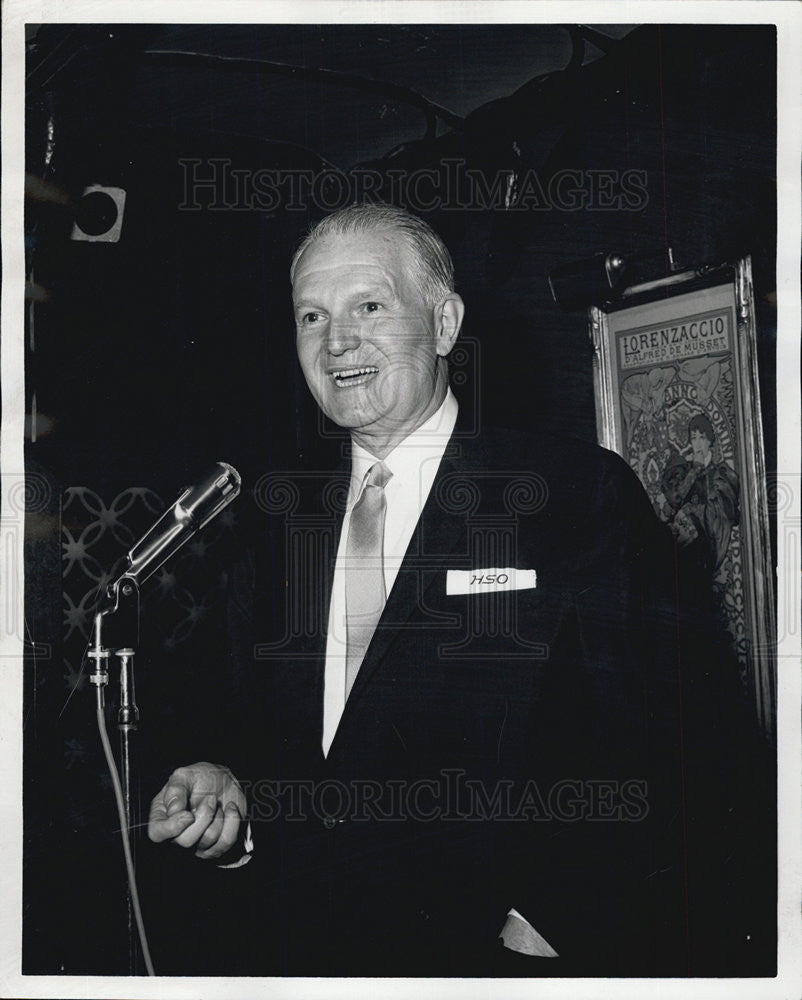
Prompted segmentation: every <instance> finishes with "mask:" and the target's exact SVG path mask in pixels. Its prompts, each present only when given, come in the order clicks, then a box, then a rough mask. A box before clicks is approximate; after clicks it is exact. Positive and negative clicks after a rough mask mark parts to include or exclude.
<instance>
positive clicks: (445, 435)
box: [348, 388, 459, 507]
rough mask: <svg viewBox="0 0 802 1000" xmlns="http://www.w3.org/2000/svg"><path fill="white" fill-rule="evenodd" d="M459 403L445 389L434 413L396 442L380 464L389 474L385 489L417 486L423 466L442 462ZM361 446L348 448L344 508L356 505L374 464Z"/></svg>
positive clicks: (373, 459)
mask: <svg viewBox="0 0 802 1000" xmlns="http://www.w3.org/2000/svg"><path fill="white" fill-rule="evenodd" d="M458 412H459V403H458V402H457V397H456V396H455V395H454V393H453V392H452V391H451V389H450V388H449V390H448V392H447V393H446V397H445V399H444V400H443V402H442V403H441V404H440V406H439V407H438V409H437V410H435V412H434V413H433V414H432V415H431V416H430V417H429V419H428V420H426V421H425V422H424V423H422V424H421V425H420V427H418V428H417V429H416V430H414V431H413V432H412V433H411V434H409V435H407V437H405V438H404V440H403V441H400V442H399V443H398V444H397V445H396V446H395V448H393V450H392V451H391V452H390V453H389V454H387V455H386V456H385V457H384V459H383V460H382V461H383V462H384V464H385V465H386V466H387V468H388V469H389V470H390V472H392V474H393V478H392V479H391V480H390V483H389V484H388V487H390V486H393V487H398V486H399V485H400V484H403V483H405V482H406V483H417V482H418V478H419V476H418V473H419V470H420V467H421V465H422V463H423V462H425V461H429V460H431V459H433V458H437V459H438V460H439V459H440V458H442V455H443V452H444V451H445V450H446V445H447V444H448V442H449V439H450V438H451V435H452V434H453V432H454V426H455V425H456V423H457V414H458ZM378 461H379V459H378V458H376V456H375V455H371V454H370V452H369V451H366V450H365V449H364V448H363V447H362V446H361V445H358V444H356V442H353V443H352V445H351V482H350V486H349V490H348V506H349V507H351V506H352V505H353V504H354V503H356V501H357V498H358V497H359V491H360V489H361V487H362V483H363V481H364V479H365V476H366V475H367V473H368V470H369V469H370V467H371V466H372V465H373V464H374V463H375V462H378Z"/></svg>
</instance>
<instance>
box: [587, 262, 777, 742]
mask: <svg viewBox="0 0 802 1000" xmlns="http://www.w3.org/2000/svg"><path fill="white" fill-rule="evenodd" d="M589 327H590V328H589V332H590V338H591V342H592V346H593V380H594V396H595V404H596V425H597V432H598V441H599V444H601V445H602V446H603V447H605V448H608V449H610V450H612V451H615V452H617V453H618V454H619V455H621V457H622V458H624V459H625V460H626V461H627V463H628V464H629V465H630V466H631V468H632V469H633V470H634V471H635V472H636V473H637V475H638V478H639V479H640V481H641V483H642V485H643V487H644V489H645V490H646V492H647V494H648V496H649V500H650V501H651V503H652V507H653V508H654V510H655V513H656V514H657V516H658V517H659V518H660V520H661V521H662V522H663V523H664V524H666V525H667V527H669V528H670V530H671V531H672V533H673V535H674V537H675V539H676V541H677V544H678V547H679V548H686V547H688V546H690V545H693V546H694V547H695V552H696V556H697V559H696V562H697V564H700V565H701V567H702V572H703V573H705V574H709V578H710V585H711V588H712V598H713V605H714V609H715V612H716V616H717V619H718V621H719V622H720V623H721V625H722V626H723V628H724V629H725V630H726V632H727V633H728V634H729V637H730V640H731V646H732V650H733V652H734V654H735V656H736V657H737V659H738V663H739V666H740V673H741V681H742V683H743V685H744V688H745V690H746V692H747V694H748V695H749V697H750V698H751V699H752V700H753V703H754V707H755V711H756V714H757V718H758V721H759V724H760V727H761V729H762V731H763V733H764V735H765V736H766V738H767V739H769V740H770V741H773V740H774V739H775V726H776V657H775V650H776V619H775V587H774V566H773V562H772V555H771V541H770V531H769V515H768V503H767V490H766V470H765V453H764V445H763V437H762V419H761V405H760V391H759V384H758V372H757V360H756V339H757V338H756V322H755V305H754V291H753V283H752V266H751V259H750V257H749V256H744V257H742V258H740V259H737V260H733V261H728V262H725V263H722V264H717V265H705V266H701V267H698V268H696V269H693V270H683V271H681V272H679V273H672V274H670V275H669V276H668V277H666V278H663V279H660V280H657V281H651V282H646V283H642V284H638V285H635V286H632V287H630V288H627V289H626V290H625V291H624V292H623V294H622V295H621V296H620V298H619V299H618V300H617V301H615V302H614V303H612V304H606V305H603V306H599V305H594V306H592V307H591V308H590V309H589Z"/></svg>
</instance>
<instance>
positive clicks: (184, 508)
mask: <svg viewBox="0 0 802 1000" xmlns="http://www.w3.org/2000/svg"><path fill="white" fill-rule="evenodd" d="M241 486H242V479H241V477H240V474H239V473H238V472H237V470H236V469H235V468H234V467H233V466H232V465H229V464H228V462H217V463H215V465H214V467H213V468H212V469H211V470H210V471H209V472H208V473H207V475H205V476H204V477H203V478H202V479H200V480H198V482H196V483H195V484H194V485H193V486H187V487H186V488H185V489H183V490H182V491H181V495H180V496H179V497H178V499H177V500H176V502H175V503H174V504H173V506H172V507H170V508H169V510H166V511H165V512H164V514H162V516H161V517H160V518H159V519H158V521H157V522H156V523H155V524H154V525H153V527H152V528H150V530H149V531H147V532H146V533H145V534H144V535H143V536H142V538H140V540H139V541H138V542H137V543H136V545H134V546H133V548H132V549H131V550H130V551H129V553H128V569H127V570H126V572H125V573H124V574H123V576H126V577H129V578H131V579H133V580H135V581H136V582H137V583H138V584H142V583H144V581H145V580H147V579H148V577H150V576H151V575H152V574H153V573H155V572H156V570H157V569H159V567H160V566H162V565H163V564H164V563H165V562H166V561H167V560H168V559H169V558H170V557H171V556H173V555H174V554H175V553H176V552H177V551H178V549H180V548H181V546H182V545H184V544H185V543H186V542H188V541H189V539H190V538H192V537H193V535H196V534H197V533H198V532H199V531H200V530H201V529H202V528H204V527H205V526H206V525H207V524H208V523H209V521H211V520H212V518H213V517H216V516H217V515H218V514H219V513H220V511H221V510H223V509H224V508H226V507H227V506H228V505H229V504H230V503H231V501H232V500H235V499H236V498H237V497H238V496H239V492H240V488H241ZM118 582H119V581H118Z"/></svg>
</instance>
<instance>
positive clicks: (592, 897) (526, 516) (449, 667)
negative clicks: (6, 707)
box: [177, 423, 727, 976]
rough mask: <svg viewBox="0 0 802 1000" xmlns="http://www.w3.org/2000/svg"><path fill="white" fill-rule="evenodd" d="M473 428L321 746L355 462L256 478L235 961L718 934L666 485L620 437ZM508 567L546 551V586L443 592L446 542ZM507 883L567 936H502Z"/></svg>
mask: <svg viewBox="0 0 802 1000" xmlns="http://www.w3.org/2000/svg"><path fill="white" fill-rule="evenodd" d="M463 428H464V424H463V423H458V426H457V431H456V432H455V435H454V437H453V438H452V441H451V442H450V444H449V447H448V450H447V452H446V455H445V456H444V458H443V461H442V463H441V465H440V468H439V470H438V473H437V477H436V480H435V482H434V485H433V487H432V490H431V493H430V495H429V498H428V501H427V503H426V506H425V509H424V511H423V514H422V516H421V519H420V521H419V523H418V526H417V529H416V531H415V534H414V536H413V538H412V541H411V543H410V546H409V549H408V551H407V555H406V559H405V561H404V564H403V566H402V568H401V570H400V572H399V574H398V578H397V580H396V582H395V585H394V587H393V589H392V591H391V593H390V595H389V598H388V601H387V604H386V607H385V610H384V614H383V616H382V620H381V623H380V625H379V628H378V629H377V632H376V634H375V636H374V638H373V641H372V643H371V646H370V648H369V650H368V652H367V654H366V657H365V660H364V662H363V664H362V667H361V669H360V672H359V675H358V677H357V680H356V683H355V685H354V688H353V691H352V693H351V696H350V698H349V700H348V703H347V705H346V708H345V712H344V714H343V717H342V719H341V722H340V725H339V729H338V731H337V735H336V737H335V740H334V743H333V745H332V747H331V749H330V752H329V754H328V757H327V758H324V757H323V754H322V751H321V746H320V742H321V732H322V720H323V676H324V659H325V645H326V627H327V614H328V605H329V596H330V586H331V579H332V573H333V565H334V558H335V555H336V551H337V541H338V533H339V525H340V522H341V514H342V502H343V500H344V496H345V490H346V488H347V481H348V479H347V477H348V469H347V466H345V467H344V468H343V469H341V470H340V472H339V473H338V474H336V475H335V476H334V477H333V478H332V477H330V476H322V475H321V476H316V475H306V476H305V475H303V474H302V475H300V476H295V477H290V478H289V479H287V477H284V478H282V477H281V476H279V475H276V476H273V477H268V478H267V479H266V480H262V481H261V482H260V484H259V486H258V489H257V496H256V501H257V502H256V505H255V509H256V510H258V512H259V517H258V518H257V523H256V524H255V525H253V526H251V527H250V528H249V534H250V536H251V540H252V542H253V544H252V545H251V546H250V547H249V549H248V551H247V552H246V554H245V557H244V558H243V559H242V560H241V561H240V563H239V565H238V568H237V570H236V572H235V573H234V575H233V580H232V599H231V602H230V607H229V631H230V641H231V647H230V648H231V658H230V664H231V669H232V678H233V679H232V682H231V684H232V688H233V689H235V690H236V691H237V692H238V699H237V701H236V705H237V708H236V715H237V725H236V726H235V727H234V728H233V729H232V727H231V725H228V726H226V727H221V735H222V736H223V741H222V747H223V748H222V749H220V751H219V753H220V758H221V762H223V763H226V764H228V765H229V766H230V767H231V768H232V770H233V771H234V773H235V774H236V775H237V777H238V778H239V779H240V780H241V781H242V783H243V784H244V785H245V787H246V791H247V793H248V796H249V809H250V817H251V822H252V826H253V831H254V840H255V844H256V850H255V853H254V855H253V858H252V860H251V861H250V863H249V864H247V865H245V866H243V867H241V868H238V869H236V870H233V871H230V870H229V871H218V872H216V873H215V874H214V876H213V879H214V880H215V887H214V889H213V890H211V889H210V890H208V891H209V892H212V893H215V892H220V893H222V896H223V897H224V899H225V903H224V904H221V906H223V907H224V906H226V905H227V906H228V907H229V910H226V911H224V909H221V910H220V911H219V912H218V916H219V924H222V923H225V924H226V925H227V926H229V925H230V929H232V933H231V934H230V935H229V939H228V943H227V944H225V945H223V944H221V943H220V942H219V941H218V942H217V948H218V953H217V956H216V957H217V959H218V960H219V962H220V964H221V965H222V966H223V968H221V969H220V970H219V971H221V972H222V971H225V972H228V974H231V973H239V974H252V975H254V974H258V975H285V974H286V975H406V976H410V975H411V976H415V975H457V976H489V975H523V976H540V975H546V976H548V975H660V974H671V975H683V974H687V972H688V970H689V961H690V960H691V954H692V951H693V949H695V950H696V953H697V954H698V953H699V950H700V949H701V950H702V952H704V951H705V949H706V948H707V943H706V939H705V938H704V935H703V936H702V937H701V938H699V937H698V935H697V936H696V937H694V933H695V932H694V921H695V920H696V917H697V914H700V913H701V914H702V915H703V916H705V923H706V924H707V923H709V921H708V920H707V916H706V911H705V909H704V906H703V905H702V903H701V899H702V895H703V894H702V895H700V894H699V893H697V892H696V885H697V884H701V882H702V881H704V878H703V877H702V878H701V879H697V870H692V871H690V872H689V866H688V858H689V856H692V851H693V846H694V844H695V843H697V842H698V843H700V844H704V845H706V846H705V847H704V849H702V850H701V851H700V857H701V858H702V859H703V863H702V864H701V865H700V866H698V870H701V871H704V868H705V865H707V866H709V865H710V862H711V858H712V855H711V853H710V851H709V845H710V844H711V843H713V842H714V841H717V842H718V846H717V848H716V849H718V848H719V847H720V848H721V849H722V850H725V849H726V845H724V844H723V843H720V841H721V838H722V837H723V836H724V833H723V831H722V830H714V829H713V827H712V826H711V824H715V819H711V818H710V816H707V815H705V816H702V815H701V814H697V812H695V811H694V810H695V809H696V806H695V805H694V803H695V802H697V799H694V798H693V796H691V800H690V806H689V799H688V794H689V787H690V788H691V790H692V787H693V777H691V779H690V784H689V781H688V770H689V765H690V769H691V771H693V772H694V773H697V772H698V773H701V772H700V770H699V769H701V770H704V761H703V759H702V757H703V752H702V751H698V752H697V750H695V749H694V747H695V746H696V744H695V743H694V740H693V732H695V731H696V730H697V729H699V730H701V729H703V728H704V727H705V726H706V725H707V722H708V720H707V718H706V716H705V714H704V712H701V713H700V714H699V722H698V726H696V728H694V723H693V718H694V706H693V702H694V696H693V695H694V690H695V688H694V685H695V684H696V679H695V676H694V675H693V669H692V666H691V665H690V664H689V663H687V662H686V663H683V662H682V659H681V658H682V651H681V648H680V647H681V643H680V642H679V641H678V637H679V630H678V628H677V606H676V603H675V601H674V599H673V598H672V594H671V590H670V587H666V586H664V584H665V583H666V581H667V580H670V577H671V567H670V566H666V567H665V568H666V570H667V574H666V576H665V577H663V576H662V575H661V574H662V570H661V568H660V567H661V560H662V561H663V563H664V561H665V557H666V555H667V553H666V552H665V551H663V550H661V549H660V544H661V542H660V536H659V534H658V526H657V523H656V521H655V519H654V516H653V514H652V512H651V508H650V506H649V503H648V500H647V499H646V496H645V494H644V492H643V490H642V489H641V487H640V485H639V484H638V482H637V480H636V479H635V477H634V475H633V474H632V473H631V471H630V470H629V469H628V468H627V467H626V465H625V463H623V462H622V461H621V460H620V459H619V458H618V457H617V456H615V455H613V454H612V453H610V452H607V451H604V450H603V449H600V448H596V447H594V446H589V445H585V444H582V443H579V442H573V441H567V440H566V441H555V440H546V439H540V438H538V437H537V436H535V435H532V436H525V437H524V436H520V435H514V434H510V433H506V432H504V433H500V434H494V433H491V432H488V431H484V432H483V433H482V434H481V436H479V437H470V436H466V435H465V433H464V430H463ZM321 486H324V489H323V490H322V495H321V490H320V489H319V487H321ZM307 487H308V488H307ZM310 498H311V499H310ZM503 567H515V568H518V569H534V570H535V571H536V573H537V586H536V588H535V589H531V590H519V591H505V592H500V593H493V594H470V595H451V596H449V595H447V594H446V574H447V571H448V570H449V569H452V570H453V569H462V570H479V569H489V568H503ZM683 671H684V673H683ZM683 696H684V697H685V699H686V702H687V701H688V700H689V699H690V702H691V704H688V705H686V708H685V712H684V714H683ZM689 720H691V721H690V722H689ZM222 730H225V731H224V732H223V731H222ZM688 752H690V753H691V759H690V761H689V760H688V759H687V754H688ZM202 756H204V757H206V758H207V759H208V758H209V757H210V756H211V753H204V754H202ZM726 777H727V776H726V775H721V774H717V775H716V780H717V781H719V782H721V781H722V780H725V779H726ZM709 792H710V783H709V781H707V780H705V782H704V793H703V794H702V795H700V796H698V801H701V800H702V799H704V797H705V795H706V794H707V793H709ZM726 808H727V805H726V803H723V804H722V809H726ZM694 824H696V825H695V826H694ZM711 833H712V836H711ZM689 843H690V848H691V855H689ZM194 864H195V865H197V864H198V862H197V861H194ZM695 879H696V881H694V880H695ZM689 886H690V889H689ZM689 891H690V897H689ZM708 895H709V893H708ZM209 898H211V897H209ZM510 907H515V908H516V909H517V910H518V911H519V912H520V913H521V914H522V915H523V916H524V917H526V919H527V920H528V921H529V922H530V923H531V924H532V925H533V926H534V927H535V928H536V929H537V930H538V932H539V933H540V934H541V935H542V936H543V937H544V938H545V939H546V940H547V941H548V942H549V943H550V944H551V945H552V947H553V948H554V949H555V950H556V951H557V952H558V954H559V958H558V959H545V958H532V957H529V956H521V955H517V954H514V953H512V952H510V951H509V950H507V949H504V948H503V947H502V946H501V943H500V942H499V940H498V934H499V932H500V930H501V928H502V926H503V924H504V921H505V919H506V914H507V910H508V909H509V908H510ZM700 907H701V909H700ZM716 907H717V910H716V913H715V914H714V922H715V919H718V918H721V917H723V916H724V911H725V910H726V899H721V900H719V901H718V902H717V903H716V904H714V909H715V908H716ZM223 912H226V914H227V915H226V917H225V920H223V917H222V916H220V914H222V913H223ZM717 926H719V927H720V925H717ZM195 958H197V956H195ZM195 968H196V969H197V968H198V967H197V963H195ZM177 971H184V972H189V971H192V968H191V967H190V968H187V967H184V968H183V969H182V970H177Z"/></svg>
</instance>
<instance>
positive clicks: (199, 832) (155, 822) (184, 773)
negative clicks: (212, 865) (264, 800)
mask: <svg viewBox="0 0 802 1000" xmlns="http://www.w3.org/2000/svg"><path fill="white" fill-rule="evenodd" d="M245 808H246V803H245V793H244V792H243V791H242V789H241V788H240V786H239V782H238V781H237V779H236V778H235V777H234V775H233V774H232V773H231V771H229V769H228V768H227V767H223V766H222V765H221V764H210V763H209V762H208V761H205V760H202V761H198V762H197V763H196V764H190V765H189V766H187V767H179V768H178V770H177V771H173V773H172V774H171V775H170V777H169V778H168V780H167V784H166V785H165V786H164V788H162V790H161V791H160V792H159V793H158V794H157V795H156V796H155V798H154V799H153V801H152V802H151V804H150V817H149V820H148V836H149V837H150V839H151V840H152V841H153V842H154V843H156V844H160V843H162V842H163V841H166V840H171V841H172V842H173V843H174V844H177V845H178V846H179V847H193V848H195V856H196V857H198V858H204V859H212V858H219V857H222V855H224V854H225V853H226V851H229V850H230V849H231V848H232V847H233V846H234V844H235V843H236V841H237V836H238V834H239V827H240V823H241V822H242V820H243V818H244V816H245Z"/></svg>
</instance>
